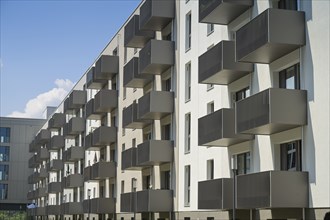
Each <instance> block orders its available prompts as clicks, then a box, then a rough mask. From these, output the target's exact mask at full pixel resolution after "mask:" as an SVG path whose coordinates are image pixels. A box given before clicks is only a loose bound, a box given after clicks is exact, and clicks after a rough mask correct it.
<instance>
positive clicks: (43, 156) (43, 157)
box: [37, 148, 49, 162]
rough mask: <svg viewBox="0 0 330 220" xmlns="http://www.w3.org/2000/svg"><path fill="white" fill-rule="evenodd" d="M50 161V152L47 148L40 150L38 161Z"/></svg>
mask: <svg viewBox="0 0 330 220" xmlns="http://www.w3.org/2000/svg"><path fill="white" fill-rule="evenodd" d="M48 159H49V151H48V149H47V148H39V150H38V152H37V161H39V162H42V161H45V160H48Z"/></svg>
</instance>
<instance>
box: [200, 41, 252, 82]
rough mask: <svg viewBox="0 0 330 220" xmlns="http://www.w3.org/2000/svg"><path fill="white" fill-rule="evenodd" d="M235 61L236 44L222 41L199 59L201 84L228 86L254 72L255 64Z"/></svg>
mask: <svg viewBox="0 0 330 220" xmlns="http://www.w3.org/2000/svg"><path fill="white" fill-rule="evenodd" d="M235 60H236V58H235V42H234V41H221V42H220V43H218V44H217V45H215V46H214V47H212V48H211V49H210V50H208V51H206V52H205V53H204V54H202V55H201V56H200V57H199V58H198V77H199V79H198V81H199V83H211V84H219V85H228V84H229V83H232V82H233V81H235V80H238V79H239V78H242V77H243V76H246V75H248V74H249V73H251V72H253V64H250V63H240V62H236V61H235Z"/></svg>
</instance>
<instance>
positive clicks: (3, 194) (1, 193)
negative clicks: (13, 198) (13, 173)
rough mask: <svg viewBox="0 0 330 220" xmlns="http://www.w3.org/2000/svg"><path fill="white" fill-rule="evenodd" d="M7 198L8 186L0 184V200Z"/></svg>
mask: <svg viewBox="0 0 330 220" xmlns="http://www.w3.org/2000/svg"><path fill="white" fill-rule="evenodd" d="M7 198H8V184H4V183H0V200H4V199H7Z"/></svg>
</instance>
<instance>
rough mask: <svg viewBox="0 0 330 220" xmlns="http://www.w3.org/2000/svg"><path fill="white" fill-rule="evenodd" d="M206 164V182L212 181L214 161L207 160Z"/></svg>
mask: <svg viewBox="0 0 330 220" xmlns="http://www.w3.org/2000/svg"><path fill="white" fill-rule="evenodd" d="M206 163H207V164H206V166H207V167H206V169H207V170H206V171H207V172H206V174H207V177H206V178H207V179H208V180H213V179H214V160H208V161H207V162H206Z"/></svg>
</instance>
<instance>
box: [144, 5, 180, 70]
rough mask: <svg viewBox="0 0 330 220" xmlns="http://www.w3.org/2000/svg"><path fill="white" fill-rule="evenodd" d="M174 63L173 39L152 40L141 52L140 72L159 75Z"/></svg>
mask: <svg viewBox="0 0 330 220" xmlns="http://www.w3.org/2000/svg"><path fill="white" fill-rule="evenodd" d="M158 2H166V1H158ZM173 65H174V42H173V41H165V40H150V41H149V42H148V43H147V44H146V45H145V47H144V48H142V49H141V50H140V52H139V74H143V75H144V74H154V75H159V74H162V73H163V72H164V71H165V70H167V69H169V68H170V67H172V66H173Z"/></svg>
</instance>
